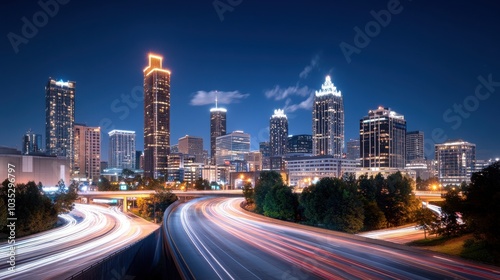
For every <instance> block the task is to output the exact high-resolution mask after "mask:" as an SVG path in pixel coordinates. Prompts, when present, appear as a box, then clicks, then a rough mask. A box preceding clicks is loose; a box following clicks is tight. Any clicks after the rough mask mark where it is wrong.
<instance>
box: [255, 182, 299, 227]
mask: <svg viewBox="0 0 500 280" xmlns="http://www.w3.org/2000/svg"><path fill="white" fill-rule="evenodd" d="M298 204H299V203H298V198H297V196H296V195H295V194H294V193H293V191H292V188H290V187H288V186H285V185H279V184H276V185H274V186H272V187H271V189H270V190H269V191H268V192H267V194H266V197H265V199H264V206H263V210H264V215H265V216H268V217H271V218H276V219H281V220H290V221H292V220H295V218H296V216H297V207H298Z"/></svg>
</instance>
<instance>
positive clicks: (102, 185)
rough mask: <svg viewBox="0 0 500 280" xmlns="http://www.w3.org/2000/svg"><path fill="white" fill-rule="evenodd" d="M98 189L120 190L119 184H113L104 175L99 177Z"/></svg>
mask: <svg viewBox="0 0 500 280" xmlns="http://www.w3.org/2000/svg"><path fill="white" fill-rule="evenodd" d="M97 189H98V190H99V191H101V192H102V191H117V190H118V185H112V184H111V182H109V180H108V179H107V178H106V177H104V176H100V177H99V182H98V183H97Z"/></svg>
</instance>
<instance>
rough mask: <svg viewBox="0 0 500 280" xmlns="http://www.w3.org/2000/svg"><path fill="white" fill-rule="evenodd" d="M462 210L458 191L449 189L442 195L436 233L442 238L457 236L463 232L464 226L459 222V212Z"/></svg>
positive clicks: (461, 201)
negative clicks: (442, 199)
mask: <svg viewBox="0 0 500 280" xmlns="http://www.w3.org/2000/svg"><path fill="white" fill-rule="evenodd" d="M462 208H463V200H462V197H461V196H460V195H459V191H458V190H454V189H451V190H449V191H448V192H447V193H446V194H445V195H444V203H443V205H441V219H440V227H439V229H438V233H439V234H440V235H444V236H459V235H460V234H462V233H463V231H464V225H463V223H462V221H461V220H460V219H461V218H460V215H461V214H460V212H461V211H462Z"/></svg>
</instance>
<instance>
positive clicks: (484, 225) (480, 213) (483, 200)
mask: <svg viewBox="0 0 500 280" xmlns="http://www.w3.org/2000/svg"><path fill="white" fill-rule="evenodd" d="M463 194H464V196H465V199H464V203H463V209H462V213H463V219H464V220H465V223H466V225H467V227H468V228H469V229H470V230H471V231H472V232H473V233H474V235H475V237H476V238H479V239H482V240H484V241H485V242H487V244H488V245H490V246H494V247H496V248H499V247H500V226H499V225H500V162H495V163H493V164H492V165H490V166H488V167H486V168H484V169H483V170H482V171H480V172H476V173H473V174H472V178H471V183H470V184H469V185H468V186H467V187H465V189H464V192H463Z"/></svg>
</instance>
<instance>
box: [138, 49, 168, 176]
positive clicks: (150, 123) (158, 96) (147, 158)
mask: <svg viewBox="0 0 500 280" xmlns="http://www.w3.org/2000/svg"><path fill="white" fill-rule="evenodd" d="M162 61H163V57H161V56H158V55H154V54H149V65H148V66H147V67H146V68H144V176H146V177H151V178H159V177H164V176H165V175H166V174H167V156H168V154H169V149H170V71H169V70H167V69H164V68H163V67H162Z"/></svg>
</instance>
